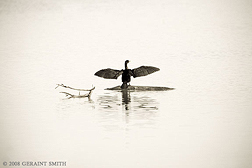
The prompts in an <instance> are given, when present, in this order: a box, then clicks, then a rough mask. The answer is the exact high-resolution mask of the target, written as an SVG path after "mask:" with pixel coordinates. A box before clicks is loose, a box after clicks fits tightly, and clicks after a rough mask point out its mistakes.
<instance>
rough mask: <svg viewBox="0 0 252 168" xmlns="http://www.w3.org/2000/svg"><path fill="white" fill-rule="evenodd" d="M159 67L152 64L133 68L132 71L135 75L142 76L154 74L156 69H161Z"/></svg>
mask: <svg viewBox="0 0 252 168" xmlns="http://www.w3.org/2000/svg"><path fill="white" fill-rule="evenodd" d="M159 70H160V69H159V68H156V67H152V66H140V67H138V68H135V69H132V70H131V72H132V73H133V75H132V76H133V77H134V78H136V77H140V76H146V75H149V74H152V73H154V72H156V71H159Z"/></svg>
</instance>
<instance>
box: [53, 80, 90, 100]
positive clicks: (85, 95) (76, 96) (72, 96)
mask: <svg viewBox="0 0 252 168" xmlns="http://www.w3.org/2000/svg"><path fill="white" fill-rule="evenodd" d="M59 86H61V87H64V88H68V89H72V90H77V91H79V95H73V94H71V93H68V92H60V93H64V94H66V96H67V97H68V98H69V99H70V98H83V97H88V98H90V96H91V94H92V91H93V90H94V89H95V87H93V88H92V89H76V88H73V87H70V86H65V85H64V84H57V86H56V88H55V89H57V88H58V87H59ZM80 91H89V93H87V94H84V95H81V94H80Z"/></svg>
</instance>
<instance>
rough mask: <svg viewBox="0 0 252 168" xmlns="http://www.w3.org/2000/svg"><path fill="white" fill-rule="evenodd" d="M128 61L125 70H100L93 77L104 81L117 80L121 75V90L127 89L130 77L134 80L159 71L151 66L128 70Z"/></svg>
mask: <svg viewBox="0 0 252 168" xmlns="http://www.w3.org/2000/svg"><path fill="white" fill-rule="evenodd" d="M128 63H129V60H126V61H125V69H122V70H116V69H111V68H107V69H101V70H99V71H97V72H96V73H95V74H94V75H96V76H99V77H102V78H105V79H117V78H118V77H119V76H120V75H122V82H123V84H122V85H121V88H122V89H126V88H128V86H129V85H128V83H130V80H131V79H130V77H131V76H133V77H134V78H136V77H140V76H146V75H149V74H151V73H154V72H156V71H159V70H160V69H159V68H156V67H153V66H140V67H138V68H135V69H129V68H128Z"/></svg>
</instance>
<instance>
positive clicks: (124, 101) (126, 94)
mask: <svg viewBox="0 0 252 168" xmlns="http://www.w3.org/2000/svg"><path fill="white" fill-rule="evenodd" d="M130 101H131V98H130V92H129V91H128V90H127V89H123V90H122V105H124V106H125V110H129V103H130Z"/></svg>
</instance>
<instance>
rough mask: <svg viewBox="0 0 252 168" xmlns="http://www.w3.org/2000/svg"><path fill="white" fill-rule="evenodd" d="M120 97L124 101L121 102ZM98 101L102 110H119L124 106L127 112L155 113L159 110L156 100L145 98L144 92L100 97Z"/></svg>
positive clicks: (127, 92)
mask: <svg viewBox="0 0 252 168" xmlns="http://www.w3.org/2000/svg"><path fill="white" fill-rule="evenodd" d="M120 94H121V95H120ZM131 94H132V95H133V96H132V95H131ZM119 97H121V98H122V99H121V100H120V99H119ZM97 101H98V103H99V105H100V107H101V108H103V109H105V110H107V109H110V110H112V111H113V110H117V109H118V107H119V106H122V107H123V109H124V110H126V111H129V110H130V111H142V110H144V111H153V110H158V104H159V103H158V102H157V101H156V99H155V98H151V97H150V96H145V95H143V93H142V92H135V91H128V90H122V91H121V92H111V93H108V94H106V95H100V96H99V97H98V99H97Z"/></svg>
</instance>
